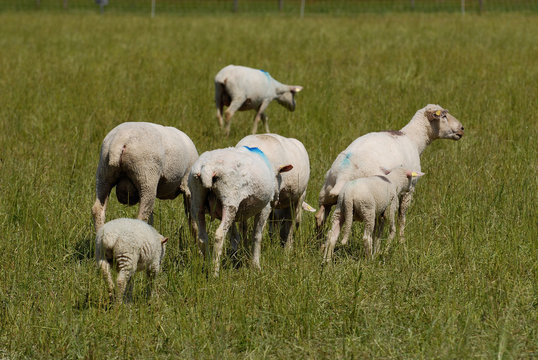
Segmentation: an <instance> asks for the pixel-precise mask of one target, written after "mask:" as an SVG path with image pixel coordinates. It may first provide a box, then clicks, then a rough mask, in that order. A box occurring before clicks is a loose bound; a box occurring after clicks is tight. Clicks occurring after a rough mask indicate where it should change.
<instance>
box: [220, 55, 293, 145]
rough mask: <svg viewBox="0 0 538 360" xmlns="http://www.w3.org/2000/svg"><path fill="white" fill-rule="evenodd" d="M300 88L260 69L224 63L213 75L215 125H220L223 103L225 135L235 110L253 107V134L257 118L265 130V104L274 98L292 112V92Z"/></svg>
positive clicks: (267, 126) (267, 128) (221, 122)
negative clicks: (254, 114) (216, 121)
mask: <svg viewBox="0 0 538 360" xmlns="http://www.w3.org/2000/svg"><path fill="white" fill-rule="evenodd" d="M302 89H303V87H302V86H296V85H292V86H290V85H284V84H281V83H280V82H278V81H276V80H275V79H273V78H272V77H271V75H269V73H268V72H267V71H264V70H257V69H252V68H249V67H245V66H236V65H228V66H226V67H224V68H223V69H221V70H220V71H219V72H218V73H217V75H216V76H215V105H216V106H217V118H218V120H219V125H220V127H221V128H222V127H223V126H224V122H223V119H222V111H223V108H224V106H228V109H227V110H226V113H225V123H226V127H225V131H226V136H228V135H229V134H230V124H231V118H232V116H233V115H234V113H235V112H236V111H238V110H239V111H244V110H256V116H255V117H254V126H253V127H252V133H253V134H255V133H256V130H257V128H258V122H259V121H260V119H261V120H262V121H263V124H264V125H265V131H266V132H269V124H268V123H267V116H266V115H265V109H266V108H267V106H269V103H271V101H273V100H276V101H277V102H278V103H279V104H280V105H282V106H284V107H285V108H286V109H288V110H290V111H294V110H295V94H296V93H298V92H299V91H301V90H302Z"/></svg>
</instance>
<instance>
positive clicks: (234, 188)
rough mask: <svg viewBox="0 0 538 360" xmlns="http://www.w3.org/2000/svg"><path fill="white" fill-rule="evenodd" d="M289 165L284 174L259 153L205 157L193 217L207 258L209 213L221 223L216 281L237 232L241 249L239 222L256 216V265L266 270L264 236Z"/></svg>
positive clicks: (193, 180) (231, 151)
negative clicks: (226, 249)
mask: <svg viewBox="0 0 538 360" xmlns="http://www.w3.org/2000/svg"><path fill="white" fill-rule="evenodd" d="M291 168H292V166H291V165H289V164H288V165H287V166H284V167H282V168H280V169H278V170H276V171H275V170H273V167H272V165H271V163H270V162H269V160H268V159H267V157H266V156H265V155H264V154H263V152H262V151H261V150H259V149H257V148H250V149H247V148H246V147H242V148H226V149H218V150H213V151H208V152H205V153H203V154H202V155H200V157H199V158H198V160H197V161H196V162H195V163H194V165H193V166H192V169H191V172H190V175H189V189H190V193H191V199H192V205H191V215H192V217H193V222H194V224H195V229H196V233H197V239H198V240H197V243H198V246H199V248H200V250H201V252H202V253H203V254H204V255H205V254H206V253H207V232H206V224H205V213H209V214H210V215H211V217H213V218H218V219H221V223H220V225H219V227H218V228H217V230H216V232H215V246H214V250H213V264H214V272H215V275H218V273H219V268H220V256H221V254H222V247H223V244H224V239H225V237H226V234H227V233H228V230H229V229H230V227H232V234H231V235H232V248H233V249H234V250H235V249H237V243H238V239H239V236H238V233H237V229H236V227H235V224H234V222H235V221H242V222H244V221H246V219H248V218H250V217H252V216H254V230H253V236H252V238H253V239H252V265H253V266H254V267H255V268H258V269H259V268H260V252H261V240H262V231H263V228H264V226H265V224H266V222H267V218H268V217H269V214H270V213H271V207H272V204H274V203H276V202H277V201H278V193H279V189H278V183H277V175H278V174H279V173H280V172H285V171H289V170H291Z"/></svg>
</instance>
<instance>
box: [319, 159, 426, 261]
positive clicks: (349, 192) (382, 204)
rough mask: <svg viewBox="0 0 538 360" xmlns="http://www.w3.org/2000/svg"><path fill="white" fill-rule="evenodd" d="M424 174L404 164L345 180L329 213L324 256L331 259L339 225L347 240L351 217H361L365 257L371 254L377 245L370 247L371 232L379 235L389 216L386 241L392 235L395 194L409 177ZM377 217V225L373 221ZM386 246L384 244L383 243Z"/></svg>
mask: <svg viewBox="0 0 538 360" xmlns="http://www.w3.org/2000/svg"><path fill="white" fill-rule="evenodd" d="M422 175H424V174H423V173H421V172H414V171H410V170H406V169H404V168H401V167H400V168H396V169H393V170H392V171H390V172H388V171H387V172H386V175H375V176H369V177H364V178H358V179H355V180H352V181H349V182H347V183H346V185H345V186H344V188H343V189H342V191H341V192H340V194H339V195H338V203H337V205H336V210H335V211H334V213H333V222H332V228H331V230H330V231H329V235H328V236H327V242H326V243H325V255H324V260H325V261H326V262H329V261H330V260H331V257H332V254H333V250H334V245H335V244H336V240H338V235H339V234H340V227H341V226H342V224H343V226H344V238H343V240H342V243H343V244H345V243H347V241H348V239H349V235H350V234H351V225H352V223H353V220H354V219H355V220H361V221H364V236H363V241H364V251H365V253H366V256H367V257H370V258H371V257H373V255H374V253H375V251H376V249H377V247H378V246H377V245H376V246H375V248H374V246H373V245H374V244H373V238H372V234H373V233H374V231H375V232H376V234H374V237H375V236H376V235H377V237H380V236H381V234H382V232H383V225H384V220H385V219H386V218H388V219H389V222H390V234H389V243H390V241H391V240H392V239H393V238H394V235H395V233H396V226H395V225H394V213H395V212H396V210H397V208H398V199H399V195H400V194H401V193H402V192H404V191H408V190H409V187H410V186H411V181H412V179H413V178H418V177H420V176H422ZM376 219H377V225H376ZM387 246H388V244H387Z"/></svg>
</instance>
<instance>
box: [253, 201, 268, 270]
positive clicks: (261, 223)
mask: <svg viewBox="0 0 538 360" xmlns="http://www.w3.org/2000/svg"><path fill="white" fill-rule="evenodd" d="M269 214H271V205H270V204H267V206H266V207H264V208H263V209H262V211H261V212H260V213H259V214H257V215H256V216H255V217H254V229H252V239H253V241H252V266H253V267H254V268H255V269H258V270H259V269H261V266H260V254H261V249H262V234H263V228H264V227H265V224H266V223H267V219H268V218H269Z"/></svg>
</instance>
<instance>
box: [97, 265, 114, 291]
mask: <svg viewBox="0 0 538 360" xmlns="http://www.w3.org/2000/svg"><path fill="white" fill-rule="evenodd" d="M97 263H98V265H99V268H100V269H101V274H102V275H103V278H104V279H105V281H106V283H107V285H108V297H109V299H113V298H114V280H113V279H112V273H111V271H110V270H111V269H110V264H109V263H108V261H106V259H100V258H98V260H97Z"/></svg>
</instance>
